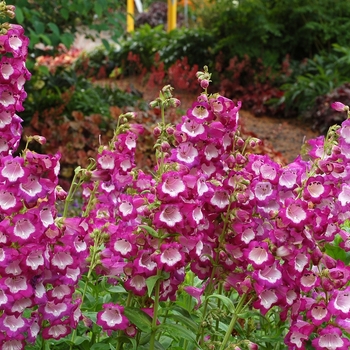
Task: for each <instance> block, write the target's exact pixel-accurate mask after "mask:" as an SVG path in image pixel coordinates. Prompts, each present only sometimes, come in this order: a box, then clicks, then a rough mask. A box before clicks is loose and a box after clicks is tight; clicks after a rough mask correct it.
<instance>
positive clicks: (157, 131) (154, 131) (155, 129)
mask: <svg viewBox="0 0 350 350" xmlns="http://www.w3.org/2000/svg"><path fill="white" fill-rule="evenodd" d="M161 133H162V131H161V130H160V127H159V126H156V127H155V128H154V129H153V135H154V136H155V137H158V136H159V135H160V134H161Z"/></svg>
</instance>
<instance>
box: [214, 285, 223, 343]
mask: <svg viewBox="0 0 350 350" xmlns="http://www.w3.org/2000/svg"><path fill="white" fill-rule="evenodd" d="M218 293H219V295H221V294H222V283H219V288H218ZM218 309H219V310H220V309H221V299H218ZM215 330H216V332H218V331H219V319H217V320H216V321H215ZM215 337H216V336H215Z"/></svg>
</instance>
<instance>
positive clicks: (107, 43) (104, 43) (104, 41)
mask: <svg viewBox="0 0 350 350" xmlns="http://www.w3.org/2000/svg"><path fill="white" fill-rule="evenodd" d="M102 44H103V46H104V47H105V48H106V50H110V48H111V45H109V42H108V40H106V39H104V38H103V39H102Z"/></svg>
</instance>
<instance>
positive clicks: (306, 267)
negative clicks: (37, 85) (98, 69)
mask: <svg viewBox="0 0 350 350" xmlns="http://www.w3.org/2000/svg"><path fill="white" fill-rule="evenodd" d="M0 12H1V13H2V14H8V15H10V16H13V14H14V8H13V7H12V6H7V5H6V4H5V3H4V2H0ZM0 32H1V33H0V34H1V35H0V44H1V45H0V50H1V59H0V132H1V133H0V154H1V159H0V227H1V230H0V232H1V234H0V307H1V313H0V346H1V347H2V348H3V349H14V348H16V349H24V348H25V346H26V345H27V344H31V343H34V342H35V341H36V340H37V339H44V340H48V339H50V341H51V340H52V341H55V340H57V341H62V342H64V339H67V343H66V344H69V346H70V348H71V349H73V348H74V347H75V346H77V345H79V344H81V343H82V342H84V343H85V344H84V345H87V346H90V345H91V346H92V345H93V344H96V343H97V342H100V341H101V343H102V344H104V345H106V346H108V348H110V346H111V345H110V340H113V341H112V343H113V344H116V345H117V348H118V349H122V348H123V347H125V348H127V347H128V345H127V344H131V346H132V347H133V348H140V349H143V348H146V349H153V348H156V347H160V346H162V344H161V343H160V342H161V341H162V340H163V339H165V342H166V343H167V344H168V345H169V346H171V345H170V344H172V345H174V346H178V345H179V344H182V345H181V346H185V347H187V348H188V349H193V348H201V349H213V348H218V349H220V350H221V349H225V348H228V347H231V348H235V349H237V348H239V347H241V346H242V347H243V346H245V347H246V348H249V349H254V348H256V346H257V345H256V344H254V343H253V342H252V341H251V340H250V339H248V335H247V337H245V335H244V332H241V334H240V333H237V332H236V330H237V329H239V330H240V331H241V330H242V329H243V328H244V326H245V322H247V324H248V326H249V322H250V321H251V320H249V321H245V320H244V319H243V318H244V317H247V316H246V315H244V312H243V311H246V308H248V307H249V308H250V309H252V308H253V309H254V310H256V311H257V312H260V314H261V315H262V318H264V316H265V315H267V314H268V313H269V312H270V311H271V310H276V309H278V310H279V311H278V312H279V317H280V319H281V320H282V321H283V322H286V323H287V322H288V324H289V327H288V330H287V331H284V333H283V334H282V336H283V337H284V342H285V345H286V346H287V347H288V348H289V349H293V350H294V349H304V348H306V347H307V346H310V344H311V345H312V346H313V347H314V348H315V349H329V348H332V349H335V350H340V349H347V348H348V347H349V345H350V340H349V337H348V333H349V332H350V324H349V318H350V306H349V305H350V297H349V295H350V287H349V282H348V281H349V276H350V268H349V266H348V265H347V264H346V263H345V262H344V261H346V259H344V258H343V260H344V261H343V260H342V258H338V257H337V254H335V253H334V252H336V253H339V254H340V256H341V257H344V255H345V258H346V254H345V253H347V252H349V251H350V234H349V232H348V231H349V230H348V229H347V225H348V220H349V218H350V211H349V203H350V184H349V174H350V120H349V119H347V120H345V121H344V122H343V124H342V125H341V126H338V127H334V128H331V129H330V132H329V134H328V136H327V138H324V137H319V138H317V139H315V140H311V141H310V142H309V143H308V146H309V150H308V152H307V158H302V157H297V158H296V159H295V160H294V161H293V162H292V163H291V164H289V165H287V166H281V165H280V164H278V163H276V162H274V161H273V160H271V159H270V158H269V157H268V156H267V155H262V154H259V152H258V150H259V140H257V139H253V138H250V139H244V138H243V137H242V136H241V134H240V131H239V110H240V107H241V104H240V103H234V102H233V101H231V100H229V99H227V98H225V97H223V96H221V95H220V94H210V93H209V92H208V91H209V84H210V79H211V75H210V73H209V72H208V69H207V67H204V70H203V71H202V72H198V74H197V78H198V82H199V84H200V86H201V87H202V88H203V93H201V94H200V95H199V96H198V98H197V100H196V101H194V102H193V105H192V106H191V108H190V109H188V110H187V111H186V114H185V115H183V116H182V118H181V121H180V122H179V123H178V124H177V125H171V124H168V123H167V122H166V110H167V108H169V107H177V106H178V105H179V100H177V99H176V98H175V97H174V96H173V94H172V88H171V87H170V86H165V87H164V88H163V89H162V90H161V91H160V94H159V97H157V98H156V99H155V100H154V101H152V102H151V106H152V107H156V108H159V109H160V110H161V121H160V123H159V125H158V126H157V127H155V129H154V136H155V137H156V141H155V153H156V166H155V168H154V170H153V171H152V172H149V173H147V172H145V171H143V170H142V169H138V168H137V167H136V164H135V151H136V147H137V137H138V135H139V134H141V133H142V132H143V127H142V126H139V125H137V124H135V123H133V117H134V114H133V113H126V114H123V115H121V116H120V117H119V119H118V125H117V128H116V130H115V134H114V136H113V138H112V139H111V141H110V142H109V143H108V144H107V145H100V147H99V150H98V154H97V156H96V159H94V160H92V161H91V163H90V166H89V167H88V168H87V169H81V168H78V169H77V170H76V172H75V177H74V179H73V183H72V187H71V189H70V190H69V191H68V194H67V193H66V192H65V191H63V190H62V189H61V188H60V187H59V186H58V176H59V159H60V156H59V154H57V155H43V154H39V153H36V152H34V151H31V150H30V146H31V142H39V143H44V142H45V139H44V138H42V137H41V136H38V135H35V136H31V137H29V138H28V143H27V146H26V147H25V149H24V150H23V151H22V153H21V154H20V155H18V156H16V155H15V154H16V151H17V148H18V145H19V141H20V137H21V132H22V127H21V119H20V117H19V116H18V115H17V114H16V113H17V112H21V111H22V110H23V106H22V103H23V100H24V98H25V97H26V94H25V91H24V83H25V81H26V80H27V79H29V78H30V73H29V72H28V70H27V69H26V67H25V59H26V56H27V45H28V39H27V38H26V37H25V36H24V30H23V28H21V27H20V26H16V25H12V24H8V23H5V24H3V25H2V27H1V29H0ZM333 108H335V109H336V110H338V111H339V112H346V113H349V107H348V106H344V105H342V104H340V103H339V102H338V103H335V104H334V105H333ZM348 117H349V116H348ZM254 151H257V152H256V153H254ZM78 190H79V191H78ZM80 191H81V193H82V207H81V215H79V216H76V217H70V211H69V206H70V205H71V203H72V201H73V199H74V198H75V197H76V196H77V194H78V193H80ZM62 200H63V201H64V200H65V207H64V211H63V215H62V216H59V215H58V212H57V209H56V204H57V202H59V201H62ZM341 253H344V254H343V255H341ZM188 276H190V277H188ZM194 276H195V277H194ZM82 279H85V284H83V285H82V284H81V283H80V285H79V282H80V281H81V280H82ZM81 288H82V289H81ZM90 291H91V294H89V293H90ZM190 297H193V298H194V299H193V300H192V298H190ZM203 297H204V302H203V304H202V301H203V300H202V299H203ZM189 298H190V299H189ZM215 299H216V300H218V301H219V302H218V303H214V302H212V301H213V300H215ZM194 300H195V301H196V303H195V305H194ZM189 301H190V302H189ZM241 317H242V320H240V318H241ZM165 320H166V322H165ZM194 320H195V321H194ZM198 320H199V321H198ZM239 321H241V322H239ZM196 322H200V325H198V324H196ZM224 322H226V324H225V326H223V323H224ZM78 326H79V327H78ZM248 326H247V327H248ZM81 329H83V333H82V335H80V337H81V338H78V336H76V335H78V332H79V331H80V330H81ZM223 329H224V330H223ZM72 332H73V335H72V336H70V334H71V333H72ZM251 333H252V332H251ZM247 334H248V333H247ZM249 334H250V333H249ZM62 339H63V340H62ZM257 341H259V339H257ZM179 346H180V345H179Z"/></svg>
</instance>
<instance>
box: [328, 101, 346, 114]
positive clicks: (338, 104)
mask: <svg viewBox="0 0 350 350" xmlns="http://www.w3.org/2000/svg"><path fill="white" fill-rule="evenodd" d="M331 107H332V108H333V109H334V110H335V111H337V112H345V111H348V110H349V106H346V105H345V104H344V103H341V102H334V103H332V104H331Z"/></svg>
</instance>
